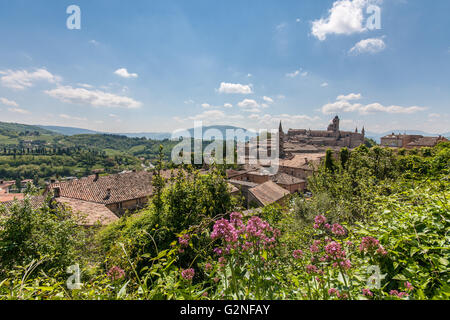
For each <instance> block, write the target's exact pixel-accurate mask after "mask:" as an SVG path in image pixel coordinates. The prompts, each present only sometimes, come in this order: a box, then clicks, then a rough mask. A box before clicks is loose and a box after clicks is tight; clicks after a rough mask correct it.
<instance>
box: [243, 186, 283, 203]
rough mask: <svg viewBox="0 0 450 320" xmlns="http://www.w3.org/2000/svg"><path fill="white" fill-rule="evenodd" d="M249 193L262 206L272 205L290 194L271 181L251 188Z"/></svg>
mask: <svg viewBox="0 0 450 320" xmlns="http://www.w3.org/2000/svg"><path fill="white" fill-rule="evenodd" d="M249 192H251V193H252V194H253V196H254V197H255V198H256V199H258V201H259V202H261V204H263V205H264V206H266V205H269V204H271V203H274V202H276V201H278V200H280V199H282V198H284V197H285V196H287V195H288V194H290V193H289V191H287V190H286V189H284V188H282V187H280V186H279V185H277V184H276V183H275V182H272V181H267V182H264V183H263V184H260V185H259V186H256V187H254V188H251V189H250V190H249Z"/></svg>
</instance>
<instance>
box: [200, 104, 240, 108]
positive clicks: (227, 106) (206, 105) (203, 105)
mask: <svg viewBox="0 0 450 320" xmlns="http://www.w3.org/2000/svg"><path fill="white" fill-rule="evenodd" d="M201 106H202V107H203V108H205V109H210V108H222V107H221V106H212V105H210V104H209V103H202V105H201ZM223 108H233V105H232V104H231V103H225V104H224V105H223Z"/></svg>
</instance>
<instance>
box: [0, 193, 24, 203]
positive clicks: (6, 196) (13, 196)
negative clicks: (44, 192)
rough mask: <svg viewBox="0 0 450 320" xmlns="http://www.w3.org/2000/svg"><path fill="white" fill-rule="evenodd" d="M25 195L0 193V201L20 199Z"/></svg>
mask: <svg viewBox="0 0 450 320" xmlns="http://www.w3.org/2000/svg"><path fill="white" fill-rule="evenodd" d="M24 197H25V195H24V194H23V193H1V192H0V202H7V201H13V200H22V199H23V198H24Z"/></svg>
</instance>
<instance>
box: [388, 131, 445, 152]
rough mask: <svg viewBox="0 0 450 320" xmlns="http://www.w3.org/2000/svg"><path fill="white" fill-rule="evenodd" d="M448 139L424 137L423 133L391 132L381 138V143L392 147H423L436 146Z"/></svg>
mask: <svg viewBox="0 0 450 320" xmlns="http://www.w3.org/2000/svg"><path fill="white" fill-rule="evenodd" d="M442 141H448V140H447V139H446V138H444V137H442V136H439V137H424V136H422V135H412V134H395V133H394V132H393V133H392V134H389V135H387V136H384V137H382V138H381V145H382V146H384V147H390V148H406V149H413V148H423V147H434V146H436V145H437V144H438V143H439V142H442Z"/></svg>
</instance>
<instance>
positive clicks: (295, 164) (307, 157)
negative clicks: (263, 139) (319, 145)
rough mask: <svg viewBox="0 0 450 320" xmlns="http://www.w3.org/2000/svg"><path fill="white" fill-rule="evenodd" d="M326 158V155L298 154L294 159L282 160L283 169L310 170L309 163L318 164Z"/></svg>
mask: <svg viewBox="0 0 450 320" xmlns="http://www.w3.org/2000/svg"><path fill="white" fill-rule="evenodd" d="M323 157H325V154H324V153H304V154H296V155H295V156H294V157H293V158H292V159H280V166H281V167H289V168H305V169H307V168H309V165H308V162H313V163H318V162H320V160H321V159H322V158H323Z"/></svg>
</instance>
